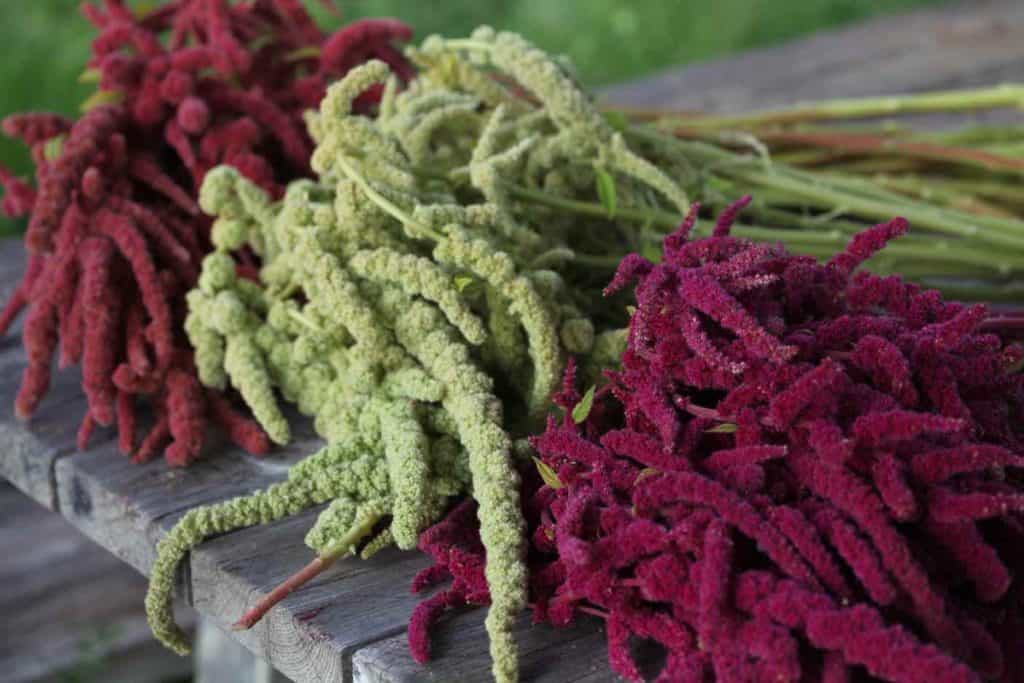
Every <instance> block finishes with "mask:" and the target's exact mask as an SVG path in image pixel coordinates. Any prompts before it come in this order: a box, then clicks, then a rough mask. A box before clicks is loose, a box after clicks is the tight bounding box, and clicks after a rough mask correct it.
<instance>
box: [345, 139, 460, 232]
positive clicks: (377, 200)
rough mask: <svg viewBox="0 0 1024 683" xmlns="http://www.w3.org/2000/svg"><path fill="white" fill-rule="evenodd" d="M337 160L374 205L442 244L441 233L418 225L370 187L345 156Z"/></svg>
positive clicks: (420, 224) (403, 223)
mask: <svg viewBox="0 0 1024 683" xmlns="http://www.w3.org/2000/svg"><path fill="white" fill-rule="evenodd" d="M335 160H336V162H337V164H338V165H339V166H340V167H341V170H342V171H343V172H344V173H345V175H346V176H348V179H349V180H351V181H352V182H354V183H355V184H356V185H358V186H359V189H360V190H362V191H363V194H365V195H366V197H367V199H369V200H370V201H372V202H373V203H374V204H376V205H377V206H379V207H380V208H381V210H382V211H384V212H385V213H387V214H388V215H390V216H391V217H392V218H394V219H395V220H397V221H398V222H399V223H401V224H402V225H406V226H408V227H410V228H412V229H413V230H414V231H416V232H418V233H422V234H424V235H426V236H428V237H430V238H431V239H433V240H434V241H435V242H440V241H441V240H442V239H444V236H443V235H442V234H441V233H439V232H437V231H436V230H434V229H432V228H430V227H429V226H426V225H423V224H422V223H418V222H417V221H415V220H414V219H413V217H412V216H410V215H409V214H408V213H406V212H405V211H403V210H402V209H401V208H399V207H398V206H397V205H395V204H394V203H393V202H392V201H391V200H390V199H388V198H387V197H385V196H384V195H382V194H381V193H380V192H378V191H377V190H375V189H374V188H373V186H372V185H370V183H369V182H367V180H366V178H364V177H363V176H362V174H361V173H359V171H357V170H356V169H355V168H353V167H352V165H351V164H349V163H348V161H346V160H345V157H344V156H342V155H340V154H339V155H338V156H337V157H336V158H335Z"/></svg>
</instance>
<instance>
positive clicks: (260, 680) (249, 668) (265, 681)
mask: <svg viewBox="0 0 1024 683" xmlns="http://www.w3.org/2000/svg"><path fill="white" fill-rule="evenodd" d="M192 658H193V659H194V660H195V663H196V675H195V677H194V678H193V679H192V681H193V683H288V682H289V679H288V678H287V677H285V676H284V674H281V673H278V672H277V671H275V670H274V668H273V667H272V666H270V664H269V663H267V661H266V660H264V659H261V658H259V657H253V655H252V653H251V652H249V651H248V650H247V649H245V648H244V647H243V646H242V645H241V643H239V642H238V641H237V640H235V639H234V638H232V637H231V636H230V635H229V634H228V633H226V632H224V631H223V630H222V629H221V628H220V627H218V626H214V625H213V624H211V623H210V621H209V620H207V619H201V620H200V621H199V626H198V627H197V628H196V643H195V649H194V650H193V657H192Z"/></svg>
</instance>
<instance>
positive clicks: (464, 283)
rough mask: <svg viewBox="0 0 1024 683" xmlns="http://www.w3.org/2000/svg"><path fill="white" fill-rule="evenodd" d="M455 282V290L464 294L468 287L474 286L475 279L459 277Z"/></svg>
mask: <svg viewBox="0 0 1024 683" xmlns="http://www.w3.org/2000/svg"><path fill="white" fill-rule="evenodd" d="M454 282H455V289H457V290H459V291H460V292H464V291H466V287H469V286H470V285H471V284H473V278H471V277H469V276H467V275H457V276H456V277H455V280H454Z"/></svg>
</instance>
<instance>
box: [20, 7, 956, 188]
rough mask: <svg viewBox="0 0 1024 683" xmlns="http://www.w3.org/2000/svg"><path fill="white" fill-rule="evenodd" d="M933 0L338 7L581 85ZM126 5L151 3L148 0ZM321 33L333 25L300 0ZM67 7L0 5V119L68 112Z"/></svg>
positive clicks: (81, 24)
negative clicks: (523, 43) (561, 61)
mask: <svg viewBox="0 0 1024 683" xmlns="http://www.w3.org/2000/svg"><path fill="white" fill-rule="evenodd" d="M939 1H941V0H338V1H337V4H338V5H339V6H340V7H341V8H342V11H343V13H344V17H345V18H346V19H352V18H355V17H360V16H375V15H376V16H380V15H391V16H396V17H399V18H401V19H403V20H405V21H406V22H408V23H409V24H411V25H412V26H413V27H414V28H415V29H416V33H417V36H418V38H421V37H423V36H425V35H428V34H430V33H445V34H448V35H463V34H466V33H468V32H469V31H471V30H472V29H473V28H474V27H476V26H478V25H480V24H484V23H486V24H490V25H492V26H495V27H496V28H503V29H511V30H514V31H518V32H521V33H523V34H525V35H527V36H528V37H530V38H531V39H532V40H534V41H535V42H537V43H538V44H540V45H541V46H542V47H544V48H546V49H548V50H551V51H554V52H558V53H565V54H568V55H569V56H570V57H571V58H572V59H573V61H574V62H575V63H576V65H577V67H578V69H579V72H580V74H581V76H582V78H583V80H584V82H586V83H587V84H589V85H591V86H600V85H603V84H607V83H613V82H616V81H622V80H627V79H630V78H636V77H639V76H642V75H645V74H649V73H652V72H655V71H658V70H661V69H666V68H669V67H672V66H676V65H681V64H685V63H687V62H691V61H694V60H699V59H706V58H710V57H714V56H719V55H724V54H728V53H731V52H737V51H740V50H744V49H748V48H752V47H757V46H762V45H768V44H772V43H777V42H781V41H784V40H787V39H791V38H794V37H797V36H799V35H801V34H805V33H809V32H811V31H814V30H817V29H822V28H826V27H832V26H836V25H840V24H843V23H847V22H852V21H856V20H859V19H863V18H865V17H868V16H870V15H874V14H878V13H881V12H897V11H901V10H906V9H908V8H911V7H915V6H919V5H925V4H937V3H938V2H939ZM136 4H147V5H152V4H154V3H153V2H152V1H149V2H139V3H136ZM309 4H310V6H311V9H313V11H314V12H315V13H316V15H317V16H318V18H321V19H322V20H323V23H324V25H325V26H331V25H332V24H336V23H337V22H338V19H337V18H336V17H333V16H331V15H330V14H328V13H326V12H324V11H323V8H322V7H321V6H320V4H319V2H317V1H316V0H310V2H309ZM78 5H79V1H78V0H0V17H2V18H3V19H4V21H0V45H2V46H3V47H2V50H3V55H4V59H3V60H2V61H0V115H6V114H8V113H11V112H16V111H25V110H40V109H42V110H52V111H59V112H64V113H69V114H71V113H74V112H75V111H76V110H77V107H78V103H79V102H81V101H82V100H83V99H84V98H85V97H87V96H88V94H89V90H90V86H86V85H82V84H79V83H78V82H77V80H76V79H77V76H78V75H79V74H80V73H81V72H82V70H83V65H84V63H85V61H86V59H87V57H88V51H89V42H90V40H91V39H92V35H93V34H92V29H91V26H89V24H88V23H87V22H86V21H85V19H83V18H82V17H81V15H80V14H79V12H78ZM0 163H3V164H5V165H7V166H8V167H10V168H12V169H14V170H15V171H16V172H17V173H19V174H27V173H29V172H30V165H29V160H28V155H27V153H26V152H25V150H24V149H22V148H21V147H20V146H19V145H17V144H16V143H13V142H11V141H9V140H6V139H3V140H0Z"/></svg>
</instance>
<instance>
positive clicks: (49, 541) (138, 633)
mask: <svg viewBox="0 0 1024 683" xmlns="http://www.w3.org/2000/svg"><path fill="white" fill-rule="evenodd" d="M0 519H3V520H4V524H3V526H0V557H3V558H4V562H3V564H2V565H0V614H3V615H4V618H3V619H0V671H3V672H4V680H5V681H8V682H9V683H28V682H30V681H31V682H33V683H41V682H42V681H56V680H70V676H71V675H72V674H81V675H82V676H83V677H85V675H86V674H88V675H89V677H90V679H91V680H101V679H102V680H104V681H114V682H122V681H123V682H125V683H127V682H128V681H133V682H137V683H147V682H149V681H153V682H156V681H161V680H167V679H169V678H180V677H184V676H187V675H188V673H189V670H190V665H189V662H188V661H187V660H183V659H181V658H180V657H176V656H174V655H173V654H171V653H169V652H167V651H166V650H164V649H163V648H162V647H161V646H160V645H159V644H158V643H157V642H156V640H154V639H153V637H152V635H151V634H150V632H149V627H148V626H147V625H146V622H145V618H144V615H143V610H142V598H143V595H144V594H145V589H146V582H145V579H144V578H143V577H142V576H140V575H139V574H137V573H136V572H134V571H133V570H132V569H131V568H129V567H126V566H124V564H123V563H121V562H120V561H119V560H118V559H117V558H115V557H114V556H113V555H111V554H109V553H107V552H106V551H105V550H103V549H102V548H99V547H97V546H96V545H94V544H92V543H90V542H89V540H88V539H86V538H85V537H84V536H82V534H80V533H79V532H78V531H76V530H75V529H74V527H72V526H71V525H70V524H68V523H67V522H66V521H64V520H63V519H61V518H60V517H59V516H58V515H56V514H52V513H48V512H45V511H44V510H43V509H42V508H41V507H39V506H38V505H37V504H36V503H34V502H33V501H32V500H30V499H29V498H28V497H26V496H25V495H23V494H21V493H19V492H18V491H16V490H15V489H14V488H13V487H11V486H9V485H7V484H0ZM183 617H184V618H183V621H184V623H186V624H188V623H190V622H191V621H192V616H191V615H190V614H189V613H185V614H184V615H183Z"/></svg>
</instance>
